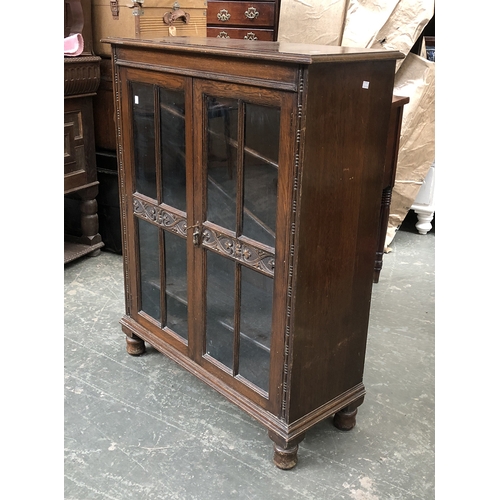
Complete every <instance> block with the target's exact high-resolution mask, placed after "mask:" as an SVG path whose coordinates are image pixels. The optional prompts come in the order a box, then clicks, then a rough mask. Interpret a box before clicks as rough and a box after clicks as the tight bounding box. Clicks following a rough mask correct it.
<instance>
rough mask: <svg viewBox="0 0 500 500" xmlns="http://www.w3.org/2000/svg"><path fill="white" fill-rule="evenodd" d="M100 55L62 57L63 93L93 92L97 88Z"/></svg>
mask: <svg viewBox="0 0 500 500" xmlns="http://www.w3.org/2000/svg"><path fill="white" fill-rule="evenodd" d="M100 61H101V58H100V57H97V56H82V57H65V58H64V95H65V96H70V95H79V94H93V93H95V92H96V91H97V89H98V88H99V83H100V81H101V73H100V67H99V63H100Z"/></svg>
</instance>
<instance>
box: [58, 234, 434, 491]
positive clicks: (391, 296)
mask: <svg viewBox="0 0 500 500" xmlns="http://www.w3.org/2000/svg"><path fill="white" fill-rule="evenodd" d="M434 244H435V236H434V231H432V232H431V233H429V234H427V235H425V236H422V235H419V234H418V233H416V230H414V229H413V226H412V225H408V224H407V225H406V227H405V226H403V227H402V229H401V230H400V231H398V232H397V233H396V237H395V239H394V241H393V243H392V244H391V247H392V249H393V251H392V253H389V254H387V255H385V257H384V268H383V270H382V273H381V278H380V282H379V283H378V284H375V285H374V287H373V300H372V309H371V321H370V329H369V337H368V348H367V355H366V366H365V376H364V383H365V386H366V390H367V395H366V397H365V401H364V403H363V405H362V406H361V407H360V408H359V412H358V419H357V426H356V427H355V428H354V429H353V430H352V431H350V432H341V431H339V430H337V429H336V428H334V427H333V426H332V424H331V421H330V420H326V421H324V422H321V423H320V424H318V425H317V426H315V427H314V428H313V429H311V430H309V431H308V432H307V434H306V438H305V440H304V441H303V442H302V443H301V444H300V447H299V463H298V465H297V467H296V468H294V469H293V470H291V471H281V470H279V469H277V468H276V467H275V466H274V465H273V464H272V445H271V441H270V440H269V438H268V436H267V433H266V431H265V430H264V429H263V428H262V427H261V426H260V424H258V423H257V422H255V421H254V420H253V419H252V418H251V417H249V416H248V415H246V414H245V413H244V412H243V411H242V410H240V409H238V408H237V407H236V406H234V405H232V404H231V403H229V402H228V401H226V400H225V398H224V397H223V396H221V395H219V394H218V393H216V392H215V391H214V390H212V389H210V388H209V387H207V386H205V385H204V384H203V383H202V382H200V381H199V380H198V379H196V378H195V377H194V376H192V375H191V374H189V373H187V372H186V371H184V370H183V369H182V368H180V367H179V366H178V365H176V364H175V363H174V362H173V361H170V360H169V359H167V358H166V357H165V356H163V355H162V354H160V353H158V352H156V351H155V350H154V349H152V348H151V347H149V346H148V349H147V352H146V355H144V356H141V357H139V358H135V357H132V356H129V355H128V354H127V353H126V350H125V339H124V335H123V333H122V332H121V328H120V326H119V324H118V321H119V319H120V317H121V316H122V314H123V310H124V302H123V300H124V299H123V279H122V261H121V256H119V255H117V254H114V253H111V252H102V253H101V255H99V256H98V257H95V258H92V257H85V258H82V259H80V260H78V261H75V262H73V263H70V264H68V265H66V266H65V270H64V281H65V284H64V287H65V306H64V310H65V314H64V321H65V326H64V332H65V375H64V376H65V380H64V383H65V397H64V410H65V412H64V434H65V436H64V441H65V442H64V475H65V480H64V492H65V496H64V498H65V500H93V499H99V500H101V499H102V500H108V499H111V500H125V499H130V500H142V499H145V500H146V499H147V500H159V499H180V500H188V499H189V500H191V499H200V500H210V499H218V500H225V499H233V498H234V499H255V500H279V499H290V498H294V499H314V500H323V499H329V500H330V499H331V500H334V499H335V500H341V499H346V500H348V499H351V500H386V499H402V500H417V499H419V500H428V499H433V498H434V497H435V474H434V467H435V461H434V361H435V356H434V326H435V323H434V312H435V308H434V279H435V273H434V248H435V247H434Z"/></svg>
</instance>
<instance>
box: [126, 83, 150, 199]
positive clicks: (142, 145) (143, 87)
mask: <svg viewBox="0 0 500 500" xmlns="http://www.w3.org/2000/svg"><path fill="white" fill-rule="evenodd" d="M131 85H132V122H133V127H134V128H133V131H134V160H135V187H136V191H138V192H139V193H142V194H145V195H146V196H149V197H150V198H153V199H156V168H155V131H154V87H153V85H148V84H145V83H138V82H132V84H131Z"/></svg>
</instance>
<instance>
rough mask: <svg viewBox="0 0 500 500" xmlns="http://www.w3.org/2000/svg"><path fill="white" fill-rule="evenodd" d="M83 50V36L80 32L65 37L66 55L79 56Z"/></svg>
mask: <svg viewBox="0 0 500 500" xmlns="http://www.w3.org/2000/svg"><path fill="white" fill-rule="evenodd" d="M82 52H83V36H82V35H81V34H80V33H76V34H74V35H70V36H68V37H66V38H65V39H64V55H65V56H70V57H76V56H79V55H80V54H81V53H82Z"/></svg>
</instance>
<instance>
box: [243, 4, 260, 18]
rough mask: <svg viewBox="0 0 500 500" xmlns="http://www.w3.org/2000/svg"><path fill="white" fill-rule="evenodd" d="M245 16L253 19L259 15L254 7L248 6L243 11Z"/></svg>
mask: <svg viewBox="0 0 500 500" xmlns="http://www.w3.org/2000/svg"><path fill="white" fill-rule="evenodd" d="M245 16H246V17H247V18H248V19H255V18H256V17H259V11H258V10H257V9H256V8H255V7H248V10H246V11H245Z"/></svg>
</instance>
